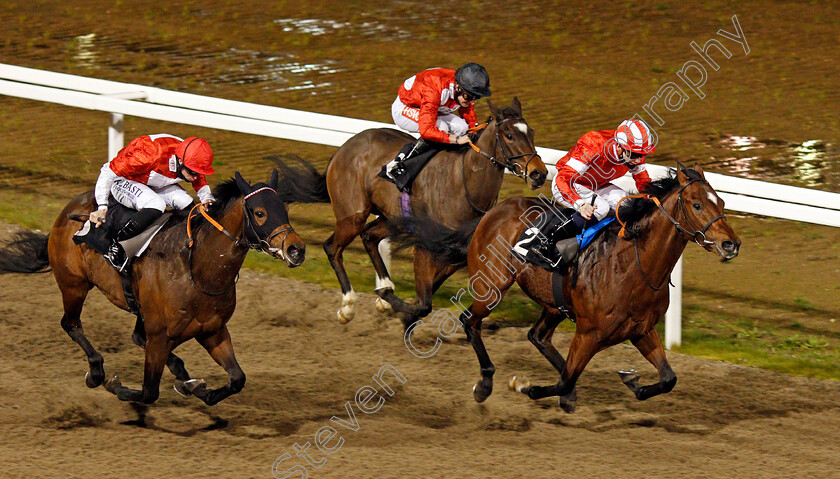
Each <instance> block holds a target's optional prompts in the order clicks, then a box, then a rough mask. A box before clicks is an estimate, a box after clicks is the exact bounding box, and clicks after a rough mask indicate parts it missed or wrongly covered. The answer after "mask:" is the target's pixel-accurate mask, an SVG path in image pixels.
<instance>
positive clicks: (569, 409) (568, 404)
mask: <svg viewBox="0 0 840 479" xmlns="http://www.w3.org/2000/svg"><path fill="white" fill-rule="evenodd" d="M557 405H558V406H560V407H561V408H562V409H563V410H564V411H566V413H567V414H571V413H573V412H575V407H576V406H577V401H574V400H573V401H570V400H567V399H566V398H563V397H560V398H557Z"/></svg>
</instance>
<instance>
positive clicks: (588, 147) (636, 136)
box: [551, 119, 656, 226]
mask: <svg viewBox="0 0 840 479" xmlns="http://www.w3.org/2000/svg"><path fill="white" fill-rule="evenodd" d="M654 140H655V137H654V136H653V134H652V132H651V130H650V127H648V125H647V124H646V123H645V122H643V121H642V120H636V119H631V120H625V121H623V122H622V123H621V125H619V127H618V129H616V130H601V131H591V132H589V133H587V134H585V135H583V137H581V139H580V140H578V142H577V144H575V146H574V147H573V148H572V149H571V150H569V152H568V153H567V154H566V156H564V157H563V158H562V159H561V160H560V161H558V162H557V176H556V177H555V178H554V181H553V182H552V185H551V192H552V193H553V195H554V199H555V200H557V201H558V202H559V203H561V204H562V205H564V206H566V207H569V208H574V209H575V210H577V211H578V213H580V216H581V217H583V218H584V219H587V220H588V219H590V218H592V216H593V215H594V216H595V218H596V219H597V220H602V219H604V218H605V217H606V216H607V215H608V214H609V213H610V212H611V211H612V210H613V209H615V207H616V205H617V204H618V202H619V201H620V200H621V199H622V198H624V197H625V196H627V192H626V191H624V190H623V189H621V188H619V187H618V186H615V185H613V184H611V183H610V181H611V180H614V179H616V178H620V177H621V176H623V175H624V174H625V173H627V172H628V171H629V172H630V174H631V175H633V179H634V180H635V181H636V188H637V189H639V190H640V191H641V189H642V188H644V187H645V186H646V185H647V184H648V183H650V176H649V175H648V173H647V171H646V167H645V158H646V157H647V155H649V154H650V153H653V152H654V150H655V149H656V144H655V142H654ZM593 192H594V194H595V195H596V196H595V203H594V204H591V200H592V194H593ZM579 226H581V225H579Z"/></svg>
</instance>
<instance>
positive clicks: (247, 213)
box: [186, 186, 294, 296]
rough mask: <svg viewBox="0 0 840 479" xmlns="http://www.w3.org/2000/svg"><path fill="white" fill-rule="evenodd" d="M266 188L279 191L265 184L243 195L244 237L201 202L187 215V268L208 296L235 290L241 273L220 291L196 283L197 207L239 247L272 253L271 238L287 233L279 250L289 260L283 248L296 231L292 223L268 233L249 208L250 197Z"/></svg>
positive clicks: (205, 217) (193, 279) (193, 282)
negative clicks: (192, 222) (194, 258)
mask: <svg viewBox="0 0 840 479" xmlns="http://www.w3.org/2000/svg"><path fill="white" fill-rule="evenodd" d="M264 190H268V191H271V192H273V193H274V194H275V195H276V194H277V191H275V190H274V188H271V187H268V186H264V187H262V188H259V189H257V190H254V191H252V192H251V193H248V194H247V195H245V196H244V197H243V199H242V218H243V222H244V223H245V224H243V227H242V237H240V238H237V237H235V236H234V235H233V234H231V232H230V231H228V230H226V229H225V227H224V226H222V225H221V224H220V223H219V222H218V221H216V220H214V219H213V217H211V216H210V215H209V214H208V213H207V212H206V211H204V208H201V206H202V205H201V204H198V205H195V206H193V207H192V209H191V210H190V213H189V215H187V243H186V248H187V251H188V256H187V270H188V271H189V276H190V281H191V282H192V284H193V286H194V287H195V289H197V290H198V291H199V292H201V293H203V294H206V295H208V296H220V295H222V294H225V293H228V292H230V291H231V290H233V288H235V287H236V283H238V282H239V274H238V273H237V275H236V279H235V280H234V281H233V284H232V285H231V286H230V287H229V288H227V289H225V290H224V291H219V292H211V291H205V290H203V289H202V288H201V287H200V286H199V285H198V283H196V281H195V278H194V277H193V272H192V252H193V246H194V245H195V240H194V239H193V235H192V227H191V221H192V219H193V218H194V217H195V216H196V215H195V214H194V212H195V210H196V208H198V209H199V212H200V213H201V216H203V217H204V219H206V220H207V222H209V223H210V224H211V225H213V227H214V228H216V229H217V230H218V231H219V232H221V233H222V234H223V235H225V236H227V237H228V238H230V240H231V241H233V243H234V244H235V245H236V246H237V247H245V248H246V249H256V250H260V251H262V252H264V253H266V254H271V253H272V249H273V248H272V247H271V240H272V239H274V238H275V237H276V236H278V235H280V234H283V233H285V236H284V237H283V241H282V242H281V244H280V249H279V250H278V251H279V253H280V257H281V259H283V261H287V259H286V255H285V252H284V251H283V249H284V247H285V245H286V238H287V237H288V236H289V233H291V232H293V231H294V229H293V228H292V227H291V225H289V226H287V227H283V228H277V229H276V230H275V231H273V232H272V233H271V234H269V233H266V232H265V230H264V229H263V228H262V226H260V225H259V224H257V222H256V220H255V219H254V218H253V214H254V212H253V211H252V210H251V209H250V208H248V198H250V197H252V196H254V195H255V194H257V193H259V192H261V191H264ZM260 233H262V235H260ZM249 236H251V237H253V238H256V241H251V239H250V238H249ZM287 262H288V261H287Z"/></svg>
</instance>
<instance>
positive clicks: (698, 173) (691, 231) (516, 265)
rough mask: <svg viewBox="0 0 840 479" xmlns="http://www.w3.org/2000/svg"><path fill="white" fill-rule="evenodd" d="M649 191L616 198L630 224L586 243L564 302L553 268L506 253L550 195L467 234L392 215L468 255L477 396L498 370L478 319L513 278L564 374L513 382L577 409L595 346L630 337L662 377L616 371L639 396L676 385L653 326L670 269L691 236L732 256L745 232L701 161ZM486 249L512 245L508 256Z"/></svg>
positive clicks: (502, 207) (502, 211)
mask: <svg viewBox="0 0 840 479" xmlns="http://www.w3.org/2000/svg"><path fill="white" fill-rule="evenodd" d="M672 173H673V172H672ZM644 193H646V194H645V195H639V197H636V198H627V199H626V201H624V204H623V205H620V208H619V209H618V212H617V218H618V219H619V222H621V223H624V224H625V225H626V226H625V228H624V229H622V230H621V231H619V226H618V225H617V224H615V223H613V224H611V225H609V226H607V227H606V228H605V231H604V232H602V233H601V234H600V236H597V237H596V238H595V239H594V240H593V242H592V243H591V244H590V245H589V246H588V247H587V248H586V249H584V250H583V251H582V252H581V253H580V255H579V257H578V259H577V265H576V266H571V267H570V268H568V269H567V270H566V271H565V272H564V274H563V288H562V296H563V300H564V302H565V309H564V307H563V306H562V305H559V304H557V301H556V300H555V295H554V292H553V291H552V273H551V272H549V271H548V270H546V269H543V268H540V267H537V266H534V265H531V264H530V263H526V264H523V263H522V262H521V261H519V260H518V259H516V257H515V256H513V255H512V254H510V250H511V248H510V247H509V246H510V245H514V244H516V242H517V240H518V238H519V237H520V235H521V234H522V232H523V231H524V230H525V229H526V228H529V227H530V224H527V221H533V219H530V220H529V219H527V218H528V217H529V216H530V215H532V214H533V215H534V216H536V214H539V213H540V212H542V211H544V210H548V209H549V208H550V207H551V206H550V205H547V203H548V202H545V201H543V200H541V199H538V198H522V197H519V198H511V199H508V200H506V201H504V202H502V203H500V204H499V205H498V206H496V207H495V208H493V209H492V210H490V211H489V212H488V213H487V215H485V216H484V218H482V219H481V221H480V223H479V224H478V225H477V227H476V228H475V231H474V232H473V234H472V236H471V237H470V235H469V234H464V232H453V231H451V230H448V231H445V229H444V228H442V227H441V226H440V225H434V224H429V223H426V222H423V221H419V220H402V221H397V222H394V223H389V224H391V225H392V227H393V228H395V230H396V231H401V232H402V234H408V235H411V238H409V239H408V240H407V243H410V244H414V245H419V246H420V247H423V248H427V249H428V250H429V251H432V252H435V253H437V254H439V255H442V256H446V257H447V258H448V261H451V262H457V261H461V262H464V261H466V262H467V264H468V266H469V272H470V284H469V288H468V289H469V292H470V294H471V295H472V296H473V299H474V301H473V303H472V305H471V306H470V307H469V308H468V309H466V310H464V311H463V313H462V314H461V316H460V320H461V323H462V324H463V326H464V330H465V332H466V334H467V338H468V339H469V341H470V344H471V345H472V347H473V349H475V352H476V355H477V356H478V361H479V364H480V367H481V380H480V381H479V382H478V383H477V384H476V385H475V386H474V387H473V395H474V398H475V400H476V401H478V402H482V401H484V400H485V399H487V397H488V396H490V394H491V393H492V390H493V373H494V372H495V367H494V366H493V363H492V362H491V361H490V356H489V355H488V354H487V351H486V350H485V348H484V343H483V342H482V340H481V321H482V320H483V319H484V318H485V317H487V316H488V315H489V314H490V312H491V311H492V310H493V308H494V307H495V306H496V305H498V303H499V302H500V301H501V299H502V298H503V297H504V294H505V293H506V292H507V291H508V289H509V288H510V287H511V286H512V285H513V283H514V282H516V283H518V284H519V286H520V287H521V288H522V291H524V292H525V294H527V295H528V296H529V297H530V298H531V299H532V300H534V301H535V302H536V303H538V304H539V305H540V306H542V307H543V311H542V314H541V315H540V317H539V319H537V321H536V322H535V323H534V325H533V327H532V328H531V329H530V331H528V339H529V340H530V341H531V343H532V344H533V345H534V346H535V347H536V348H537V349H538V350H539V352H540V353H541V354H542V355H543V356H545V358H546V359H547V360H548V361H549V363H551V365H552V366H553V367H554V368H555V369H556V370H557V372H558V373H560V379H559V381H558V382H557V383H556V384H553V385H550V386H536V385H531V384H530V383H529V381H528V380H527V379H525V378H521V377H520V378H517V377H514V378H513V379H511V381H510V384H509V386H510V388H511V389H513V390H516V391H519V392H521V393H524V394H526V395H527V396H528V397H530V398H531V399H540V398H544V397H549V396H558V397H559V404H560V406H561V407H562V408H563V409H564V410H565V411H567V412H572V411H574V408H575V402H576V400H577V393H576V390H575V382H576V381H577V379H578V377H579V376H580V374H581V372H583V369H584V368H585V367H586V365H587V363H588V362H589V361H590V359H592V357H593V356H594V355H595V354H596V353H597V352H599V351H602V350H604V349H606V348H608V347H610V346H612V345H615V344H618V343H621V342H623V341H625V340H630V341H631V342H632V343H633V345H635V346H636V348H637V349H638V350H639V352H641V353H642V355H643V356H644V357H645V358H646V359H647V360H648V361H650V363H651V364H653V366H654V367H656V369H657V371H658V372H659V382H658V383H655V384H652V385H648V386H641V385H640V384H639V376H638V374H637V372H636V371H633V370H626V371H621V372H619V375H620V377H621V380H622V382H623V383H624V384H625V385H627V387H628V388H630V390H631V391H632V392H633V393H634V394H635V396H636V398H637V399H639V400H644V399H648V398H650V397H653V396H656V395H658V394H662V393H666V392H669V391H670V390H671V389H672V388H673V387H674V385H675V384H676V381H677V378H676V375H675V374H674V371H673V370H672V369H671V367H670V365H669V364H668V361H667V360H666V358H665V351H664V349H663V348H662V344H661V342H660V339H659V334H658V333H657V331H656V328H655V327H654V326H655V325H656V323H657V322H658V321H659V319H660V318H661V317H662V315H664V314H665V312H666V311H667V309H668V303H669V294H668V289H667V286H668V282H669V279H670V274H671V271H672V270H673V268H674V266H675V265H676V263H677V260H679V258H680V256H681V255H682V252H683V250H684V249H685V246H686V244H687V243H688V242H689V241H693V242H696V243H697V244H699V245H700V246H702V247H703V248H704V249H706V250H707V251H710V252H712V251H713V252H715V253H716V254H717V255H718V256H719V258H720V260H721V261H728V260H730V259H732V258H734V257H735V256H737V255H738V250H739V248H740V245H741V240H740V239H739V238H738V236H737V235H736V234H735V232H734V231H733V230H732V228H731V227H730V226H729V224H728V223H727V221H726V217H725V215H724V214H723V208H724V202H723V200H722V199H721V198H720V197H719V196H718V195H717V194H716V193H715V191H714V189H712V187H711V186H710V185H709V183H708V182H707V181H706V179H705V176H704V175H703V171H702V169H701V168H699V167H697V166H695V169H687V168H685V167H684V166H682V165H681V164H678V169H677V171H676V174H671V175H670V176H668V177H666V178H663V179H660V180H657V181H654V182H653V183H652V184H651V185H650V186H649V187H648V188H646V189H645V191H644ZM534 219H535V218H534ZM408 226H410V228H408ZM625 231H626V233H625ZM441 232H446V234H441ZM456 233H459V234H456ZM620 233H621V234H620ZM435 237H437V238H435ZM407 243H406V242H403V244H404V245H405V244H407ZM467 243H468V246H467ZM506 246H507V247H506ZM488 250H490V251H493V252H498V251H503V252H504V251H506V252H507V256H505V255H504V254H501V255H496V254H490V253H487V251H488ZM567 312H568V315H569V317H571V318H572V320H574V321H575V326H576V331H575V335H574V337H573V338H572V342H571V345H570V347H569V353H568V355H567V357H566V359H564V358H563V357H562V356H561V355H560V353H559V352H557V350H556V349H555V348H554V346H553V345H552V343H551V339H552V336H553V334H554V330H555V328H557V325H558V324H560V322H562V321H563V320H564V319H566V317H567Z"/></svg>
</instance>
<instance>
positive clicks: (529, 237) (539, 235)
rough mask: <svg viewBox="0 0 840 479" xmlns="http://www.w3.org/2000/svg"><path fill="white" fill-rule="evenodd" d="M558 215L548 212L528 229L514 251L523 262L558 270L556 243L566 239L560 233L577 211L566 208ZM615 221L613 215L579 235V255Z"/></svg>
mask: <svg viewBox="0 0 840 479" xmlns="http://www.w3.org/2000/svg"><path fill="white" fill-rule="evenodd" d="M560 213H561V214H557V213H555V212H554V211H551V210H547V211H544V212H543V213H541V214H540V215H539V217H537V220H536V221H535V222H533V223H531V227H529V228H526V229H525V231H523V232H522V234H520V235H519V238H518V239H517V241H516V244H515V245H514V246H513V248H511V253H512V254H513V255H514V256H515V257H516V258H517V259H519V260H520V261H523V262H526V263H531V264H533V265H535V266H539V267H540V268H543V269H547V270H549V271H553V270H555V267H554V265H555V264H557V260H558V259H559V258H558V253H557V250H556V248H554V244H555V243H556V242H557V241H559V240H562V239H566V238H564V237H560V235H559V234H558V233H559V231H560V230H562V226H563V225H564V224H565V223H566V222H568V221H570V220H569V218H571V217H572V214H573V213H574V210H573V209H571V208H566V209H563V210H561V211H560ZM613 221H615V217H613V216H611V217H609V218H605V219H603V220H601V221H599V222H597V223H595V224H594V225H592V226H589V227H587V228H586V229H584V230H583V232H582V233H581V234H579V235H577V236H576V237H577V241H578V246H579V248H578V254H580V251H583V249H584V248H586V247H587V246H588V245H589V244H590V243H591V242H592V240H593V239H595V237H596V236H597V235H598V233H600V232H601V231H602V230H603V229H604V227H605V226H607V225H609V224H610V223H612V222H613Z"/></svg>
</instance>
